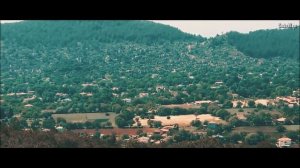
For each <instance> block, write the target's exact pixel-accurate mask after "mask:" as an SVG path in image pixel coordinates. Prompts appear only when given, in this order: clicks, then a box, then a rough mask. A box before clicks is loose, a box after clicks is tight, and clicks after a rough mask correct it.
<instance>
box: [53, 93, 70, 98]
mask: <svg viewBox="0 0 300 168" xmlns="http://www.w3.org/2000/svg"><path fill="white" fill-rule="evenodd" d="M67 95H68V94H64V93H56V94H55V96H60V97H65V96H67Z"/></svg>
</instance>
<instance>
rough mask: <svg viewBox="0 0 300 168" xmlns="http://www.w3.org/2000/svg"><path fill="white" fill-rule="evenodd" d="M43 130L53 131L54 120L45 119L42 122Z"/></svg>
mask: <svg viewBox="0 0 300 168" xmlns="http://www.w3.org/2000/svg"><path fill="white" fill-rule="evenodd" d="M42 126H43V128H47V129H54V127H55V120H54V119H53V118H49V119H45V120H44V121H43V125H42Z"/></svg>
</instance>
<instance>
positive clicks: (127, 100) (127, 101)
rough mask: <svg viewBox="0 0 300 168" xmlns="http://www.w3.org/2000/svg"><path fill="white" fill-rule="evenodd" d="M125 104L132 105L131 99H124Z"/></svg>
mask: <svg viewBox="0 0 300 168" xmlns="http://www.w3.org/2000/svg"><path fill="white" fill-rule="evenodd" d="M122 100H123V101H124V102H126V103H131V99H130V98H125V99H122Z"/></svg>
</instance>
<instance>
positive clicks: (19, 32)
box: [1, 20, 203, 48]
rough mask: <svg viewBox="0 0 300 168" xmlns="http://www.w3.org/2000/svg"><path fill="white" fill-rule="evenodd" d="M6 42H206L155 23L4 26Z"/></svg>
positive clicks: (60, 22)
mask: <svg viewBox="0 0 300 168" xmlns="http://www.w3.org/2000/svg"><path fill="white" fill-rule="evenodd" d="M1 28H2V30H1V32H2V33H1V35H2V37H1V38H2V39H3V40H5V39H10V40H15V41H17V42H18V44H21V45H24V46H26V47H30V48H31V47H36V45H41V44H43V45H47V46H49V47H53V46H54V47H55V46H59V47H65V46H72V45H73V44H77V42H88V43H89V44H95V45H96V44H97V43H99V42H122V41H130V42H137V43H147V44H149V43H161V42H164V41H170V42H174V41H178V40H196V39H197V40H200V41H201V40H203V38H202V37H200V36H198V37H196V36H193V35H190V34H187V33H183V32H182V31H180V30H178V29H177V28H174V27H171V26H167V25H163V24H158V23H154V22H151V21H73V20H70V21H23V22H20V23H15V24H4V25H1Z"/></svg>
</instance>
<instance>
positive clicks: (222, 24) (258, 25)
mask: <svg viewBox="0 0 300 168" xmlns="http://www.w3.org/2000/svg"><path fill="white" fill-rule="evenodd" d="M154 22H158V23H163V24H167V25H171V26H174V27H177V28H179V29H180V30H182V31H184V32H188V33H191V34H197V35H202V36H204V37H214V36H216V35H217V34H222V33H226V32H229V31H238V32H241V33H248V32H250V31H255V30H259V29H275V28H279V24H290V23H291V24H292V25H299V20H271V21H270V20H259V21H257V20H256V21H254V20H253V21H251V20H247V21H238V20H228V21H225V20H213V21H208V20H207V21H200V20H199V21H196V20H187V21H183V20H180V21H176V20H170V21H167V20H161V21H159V20H157V21H154Z"/></svg>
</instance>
